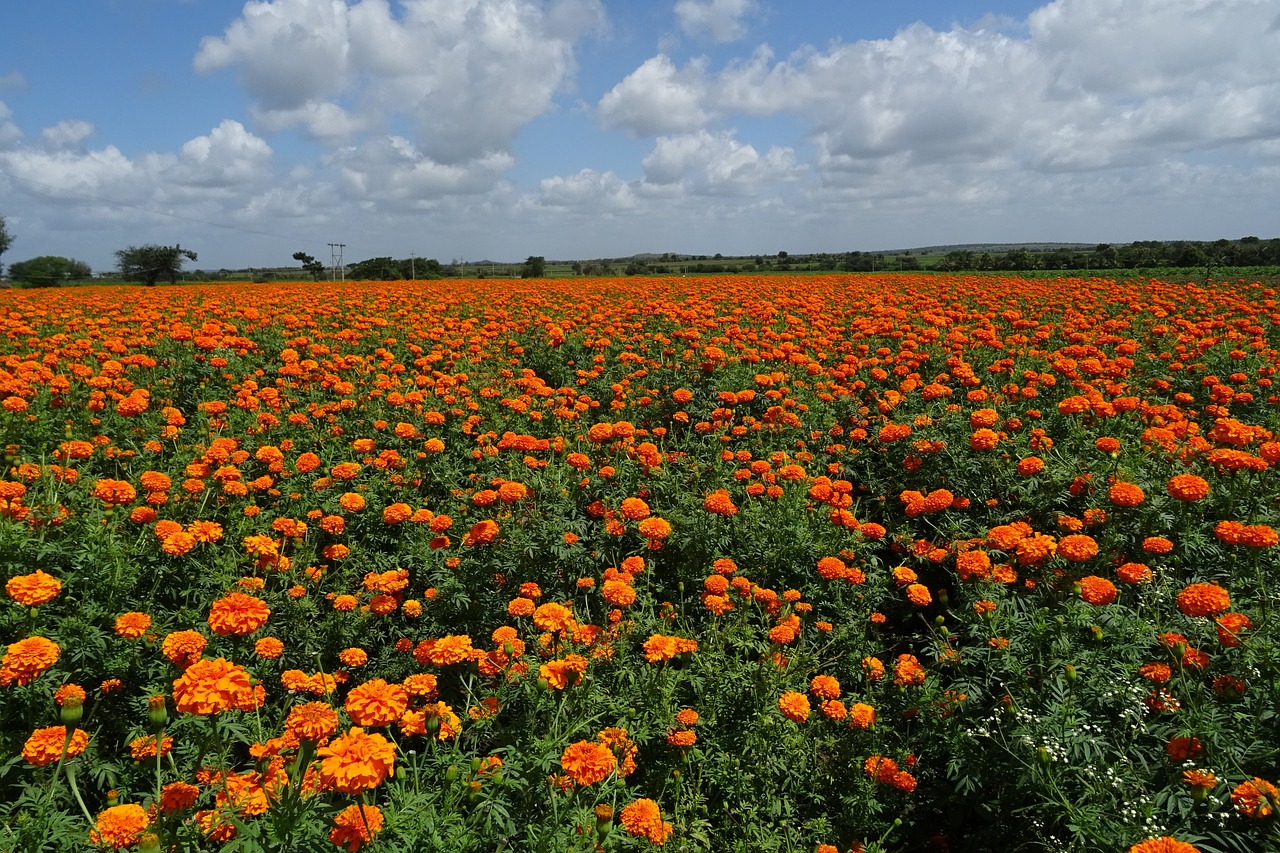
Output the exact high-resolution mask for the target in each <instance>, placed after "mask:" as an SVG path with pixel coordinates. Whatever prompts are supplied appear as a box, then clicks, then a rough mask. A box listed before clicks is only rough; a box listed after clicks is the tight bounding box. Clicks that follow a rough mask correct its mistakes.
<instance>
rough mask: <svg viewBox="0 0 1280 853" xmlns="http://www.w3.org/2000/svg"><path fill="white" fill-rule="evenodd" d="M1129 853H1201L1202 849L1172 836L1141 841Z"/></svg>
mask: <svg viewBox="0 0 1280 853" xmlns="http://www.w3.org/2000/svg"><path fill="white" fill-rule="evenodd" d="M1129 853H1200V848H1199V847H1196V846H1195V845H1194V844H1188V843H1187V842H1185V841H1179V840H1178V839H1176V838H1174V837H1173V836H1171V835H1162V836H1160V837H1159V838H1148V839H1147V840H1146V841H1139V842H1138V843H1137V844H1135V845H1133V846H1132V847H1130V848H1129Z"/></svg>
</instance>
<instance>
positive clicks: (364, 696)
mask: <svg viewBox="0 0 1280 853" xmlns="http://www.w3.org/2000/svg"><path fill="white" fill-rule="evenodd" d="M408 706H409V694H408V692H406V691H405V689H404V688H403V687H401V686H400V685H399V684H388V683H387V682H386V681H384V680H382V679H381V678H375V679H373V680H372V681H366V682H365V683H363V684H361V685H358V686H357V687H354V688H352V690H351V692H350V693H348V694H347V702H346V705H345V706H344V707H345V710H346V712H347V716H349V717H351V720H352V721H353V722H354V723H355V724H356V725H358V726H364V727H365V728H378V727H380V726H389V725H391V724H392V723H394V722H396V721H397V720H399V719H400V716H401V715H402V714H404V712H405V710H406V709H407V708H408Z"/></svg>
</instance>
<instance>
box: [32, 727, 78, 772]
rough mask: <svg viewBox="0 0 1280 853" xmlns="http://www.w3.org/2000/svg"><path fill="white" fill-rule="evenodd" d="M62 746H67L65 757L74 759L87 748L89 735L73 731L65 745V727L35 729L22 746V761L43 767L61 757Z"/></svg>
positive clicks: (76, 730)
mask: <svg viewBox="0 0 1280 853" xmlns="http://www.w3.org/2000/svg"><path fill="white" fill-rule="evenodd" d="M64 744H66V746H67V757H68V758H74V757H76V756H77V755H79V754H80V753H82V752H84V751H85V749H86V748H87V747H88V746H89V733H88V732H86V731H83V730H81V729H73V730H72V732H71V742H70V743H67V727H66V726H49V727H47V728H43V729H36V730H35V731H34V732H32V733H31V737H29V738H27V742H26V743H24V744H23V745H22V759H23V760H24V761H26V762H27V763H28V764H32V765H35V766H36V767H44V766H45V765H46V764H52V763H53V762H55V761H57V760H58V758H59V757H61V755H62V747H63V745H64Z"/></svg>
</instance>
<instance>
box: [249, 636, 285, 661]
mask: <svg viewBox="0 0 1280 853" xmlns="http://www.w3.org/2000/svg"><path fill="white" fill-rule="evenodd" d="M253 653H254V654H256V655H257V656H258V657H260V658H265V659H266V660H275V659H276V658H278V657H280V655H282V654H284V643H282V642H281V641H280V640H279V639H277V638H275V637H263V638H261V639H260V640H258V641H257V642H256V643H254V644H253Z"/></svg>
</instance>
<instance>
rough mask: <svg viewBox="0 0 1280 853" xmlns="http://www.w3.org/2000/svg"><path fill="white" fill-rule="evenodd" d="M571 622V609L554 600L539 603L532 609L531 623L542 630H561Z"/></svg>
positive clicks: (572, 619) (572, 620)
mask: <svg viewBox="0 0 1280 853" xmlns="http://www.w3.org/2000/svg"><path fill="white" fill-rule="evenodd" d="M573 622H574V618H573V611H572V610H570V609H569V608H568V607H565V606H564V605H563V604H560V603H558V602H555V601H548V602H547V603H546V604H542V605H539V606H538V608H537V609H536V610H534V611H533V624H534V625H537V626H538V627H539V628H541V629H542V630H543V631H563V630H564V629H565V628H568V627H569V626H570V625H572V624H573Z"/></svg>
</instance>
